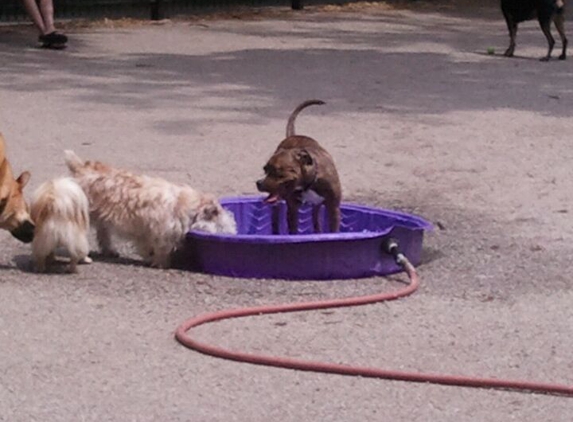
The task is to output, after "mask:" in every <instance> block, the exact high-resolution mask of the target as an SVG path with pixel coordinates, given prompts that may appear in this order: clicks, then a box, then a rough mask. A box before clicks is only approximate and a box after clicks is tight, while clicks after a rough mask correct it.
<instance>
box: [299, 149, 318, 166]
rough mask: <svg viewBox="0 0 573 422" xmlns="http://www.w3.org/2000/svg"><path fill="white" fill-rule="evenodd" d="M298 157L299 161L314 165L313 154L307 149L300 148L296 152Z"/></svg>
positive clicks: (303, 163)
mask: <svg viewBox="0 0 573 422" xmlns="http://www.w3.org/2000/svg"><path fill="white" fill-rule="evenodd" d="M296 158H297V160H298V162H299V163H300V164H301V165H303V166H312V165H313V164H314V161H313V159H312V157H311V155H310V154H309V153H308V151H307V150H306V149H300V150H299V151H298V152H297V154H296Z"/></svg>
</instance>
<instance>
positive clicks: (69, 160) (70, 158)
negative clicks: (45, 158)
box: [64, 149, 85, 174]
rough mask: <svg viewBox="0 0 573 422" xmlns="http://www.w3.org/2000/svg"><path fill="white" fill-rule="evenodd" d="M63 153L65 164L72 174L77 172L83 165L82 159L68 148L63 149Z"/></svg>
mask: <svg viewBox="0 0 573 422" xmlns="http://www.w3.org/2000/svg"><path fill="white" fill-rule="evenodd" d="M64 154H65V156H66V165H67V166H68V168H69V169H70V171H71V172H72V174H76V173H79V172H80V170H81V169H82V168H83V167H84V165H85V163H84V161H83V160H82V159H81V158H80V157H78V156H77V155H76V153H75V152H73V151H71V150H69V149H67V150H65V151H64Z"/></svg>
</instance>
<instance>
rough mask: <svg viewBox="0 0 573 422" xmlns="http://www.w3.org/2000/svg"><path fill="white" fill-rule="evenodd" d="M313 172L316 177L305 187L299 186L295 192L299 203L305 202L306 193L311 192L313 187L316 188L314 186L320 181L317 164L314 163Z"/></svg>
mask: <svg viewBox="0 0 573 422" xmlns="http://www.w3.org/2000/svg"><path fill="white" fill-rule="evenodd" d="M312 172H313V173H314V177H313V178H312V180H311V181H310V182H308V183H306V184H304V185H303V186H299V187H298V188H296V190H295V192H296V193H297V199H298V202H301V203H302V202H304V195H305V193H307V192H309V191H311V190H312V187H313V186H314V184H315V183H316V181H317V180H318V170H317V168H316V163H313V166H312Z"/></svg>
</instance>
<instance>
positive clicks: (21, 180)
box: [16, 171, 32, 189]
mask: <svg viewBox="0 0 573 422" xmlns="http://www.w3.org/2000/svg"><path fill="white" fill-rule="evenodd" d="M30 177H32V175H31V174H30V172H29V171H25V172H23V173H22V174H21V175H20V177H18V178H17V179H16V183H18V184H19V185H20V189H24V186H26V185H27V184H28V182H29V181H30Z"/></svg>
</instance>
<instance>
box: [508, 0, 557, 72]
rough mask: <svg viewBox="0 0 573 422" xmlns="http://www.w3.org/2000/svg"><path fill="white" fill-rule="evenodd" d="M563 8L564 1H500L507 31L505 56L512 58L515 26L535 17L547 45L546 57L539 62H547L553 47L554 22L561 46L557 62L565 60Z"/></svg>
mask: <svg viewBox="0 0 573 422" xmlns="http://www.w3.org/2000/svg"><path fill="white" fill-rule="evenodd" d="M564 7H565V3H564V0H501V10H502V12H503V16H504V17H505V22H506V23H507V29H508V30H509V47H508V48H507V50H506V51H505V56H506V57H512V56H513V51H514V50H515V36H516V34H517V24H518V23H519V22H523V21H527V20H530V19H535V18H536V17H537V20H538V21H539V25H540V26H541V30H542V31H543V34H544V35H545V38H547V43H548V44H549V49H548V50H547V55H546V56H545V57H543V58H542V59H541V60H542V61H547V60H549V57H551V52H552V51H553V46H554V45H555V40H554V39H553V36H552V35H551V21H553V22H555V27H556V28H557V32H559V36H560V37H561V43H562V45H563V50H562V51H561V55H560V56H559V60H565V58H566V51H567V37H565V29H564V27H563V26H564V22H565V16H564Z"/></svg>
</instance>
